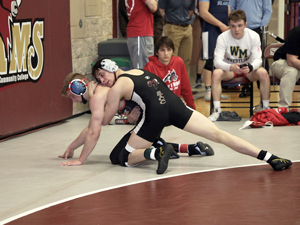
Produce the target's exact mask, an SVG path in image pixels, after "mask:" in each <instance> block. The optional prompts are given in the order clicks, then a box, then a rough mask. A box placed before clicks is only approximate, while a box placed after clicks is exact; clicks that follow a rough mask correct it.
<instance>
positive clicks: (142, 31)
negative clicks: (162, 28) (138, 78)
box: [126, 0, 158, 69]
mask: <svg viewBox="0 0 300 225" xmlns="http://www.w3.org/2000/svg"><path fill="white" fill-rule="evenodd" d="M157 7H158V6H157V2H156V0H136V1H132V0H128V1H126V9H127V15H128V19H129V20H128V25H127V45H128V51H129V54H130V58H131V66H132V68H137V69H143V68H144V66H145V65H146V64H147V62H148V61H149V57H150V56H151V55H153V52H154V44H153V13H154V12H155V11H156V10H157Z"/></svg>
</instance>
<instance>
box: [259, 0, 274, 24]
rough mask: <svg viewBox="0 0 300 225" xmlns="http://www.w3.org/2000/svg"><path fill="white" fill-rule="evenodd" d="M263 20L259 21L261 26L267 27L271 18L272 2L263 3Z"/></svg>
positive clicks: (267, 0) (268, 0) (269, 0)
mask: <svg viewBox="0 0 300 225" xmlns="http://www.w3.org/2000/svg"><path fill="white" fill-rule="evenodd" d="M262 10H263V18H262V20H261V26H268V24H269V22H270V19H271V16H272V1H271V0H265V1H263V9H262Z"/></svg>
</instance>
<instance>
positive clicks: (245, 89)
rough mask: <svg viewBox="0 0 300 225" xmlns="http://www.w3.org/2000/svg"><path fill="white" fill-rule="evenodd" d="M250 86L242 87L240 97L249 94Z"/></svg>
mask: <svg viewBox="0 0 300 225" xmlns="http://www.w3.org/2000/svg"><path fill="white" fill-rule="evenodd" d="M250 95H251V93H250V88H249V87H247V86H244V87H242V93H241V94H240V95H239V97H240V98H246V97H248V96H250Z"/></svg>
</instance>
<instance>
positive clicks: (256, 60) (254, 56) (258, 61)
mask: <svg viewBox="0 0 300 225" xmlns="http://www.w3.org/2000/svg"><path fill="white" fill-rule="evenodd" d="M252 40H253V44H252V49H251V65H252V66H253V70H257V69H258V68H259V67H261V65H262V52H261V48H260V46H261V44H260V38H259V35H258V34H256V36H255V37H253V39H252Z"/></svg>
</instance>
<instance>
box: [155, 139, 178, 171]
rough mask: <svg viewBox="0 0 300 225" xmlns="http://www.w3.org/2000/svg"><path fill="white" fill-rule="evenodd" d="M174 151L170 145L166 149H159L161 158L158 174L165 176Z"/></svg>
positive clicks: (159, 157) (158, 159)
mask: <svg viewBox="0 0 300 225" xmlns="http://www.w3.org/2000/svg"><path fill="white" fill-rule="evenodd" d="M173 150H174V149H173V146H172V145H170V144H168V145H166V147H165V146H162V147H160V148H159V156H158V158H157V161H158V166H157V170H156V173H157V174H163V173H164V172H165V171H166V170H167V168H168V163H169V160H170V156H171V155H172V153H173Z"/></svg>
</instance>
